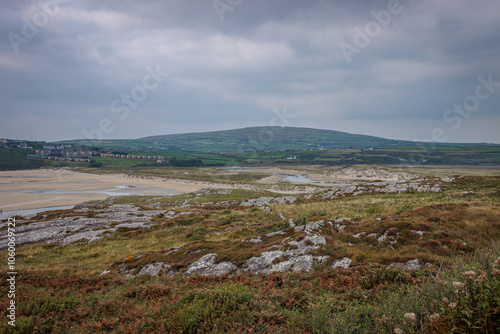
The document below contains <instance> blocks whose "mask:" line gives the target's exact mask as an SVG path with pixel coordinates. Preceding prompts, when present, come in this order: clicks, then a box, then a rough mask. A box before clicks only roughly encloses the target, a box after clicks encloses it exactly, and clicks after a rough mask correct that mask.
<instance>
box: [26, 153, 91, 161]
mask: <svg viewBox="0 0 500 334" xmlns="http://www.w3.org/2000/svg"><path fill="white" fill-rule="evenodd" d="M26 156H27V157H28V158H30V159H44V160H55V161H73V162H90V159H86V158H68V157H54V156H50V155H41V154H28V155H26Z"/></svg>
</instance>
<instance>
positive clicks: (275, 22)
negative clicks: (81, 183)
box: [0, 0, 500, 143]
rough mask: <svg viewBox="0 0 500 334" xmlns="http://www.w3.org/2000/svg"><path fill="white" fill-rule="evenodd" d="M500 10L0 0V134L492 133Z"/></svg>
mask: <svg viewBox="0 0 500 334" xmlns="http://www.w3.org/2000/svg"><path fill="white" fill-rule="evenodd" d="M43 4H45V5H43ZM499 15H500V1H496V0H477V1H471V0H439V1H436V0H413V1H411V0H401V1H395V0H390V1H386V0H381V1H378V0H377V1H375V0H373V1H367V0H365V1H355V0H338V1H329V0H301V1H298V0H296V1H293V0H272V1H270V0H262V1H261V0H217V1H212V0H189V1H187V0H184V1H182V0H150V1H148V0H145V1H132V0H119V1H118V0H112V1H106V0H42V1H38V0H37V1H26V0H16V1H11V0H0V32H1V35H2V37H1V39H0V85H1V86H0V113H1V123H0V137H6V138H15V139H29V140H47V141H54V140H64V139H77V138H89V139H90V138H101V137H102V138H139V137H144V136H150V135H161V134H172V133H185V132H199V131H212V130H224V129H231V128H240V127H248V126H267V125H279V126H297V127H312V128H320V129H330V130H339V131H345V132H350V133H357V134H368V135H375V136H380V137H384V138H393V139H407V140H429V141H431V140H435V141H449V142H492V143H500V131H499V125H500V33H499V32H500V16H499Z"/></svg>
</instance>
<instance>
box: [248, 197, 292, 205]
mask: <svg viewBox="0 0 500 334" xmlns="http://www.w3.org/2000/svg"><path fill="white" fill-rule="evenodd" d="M296 201H297V197H295V196H281V197H259V198H252V199H249V200H246V201H243V202H241V203H240V205H241V206H258V207H265V206H267V205H269V204H293V203H295V202H296Z"/></svg>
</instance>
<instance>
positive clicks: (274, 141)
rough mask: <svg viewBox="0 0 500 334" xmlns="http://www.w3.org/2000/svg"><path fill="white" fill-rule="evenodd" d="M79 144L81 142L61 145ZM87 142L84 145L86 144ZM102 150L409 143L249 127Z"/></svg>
mask: <svg viewBox="0 0 500 334" xmlns="http://www.w3.org/2000/svg"><path fill="white" fill-rule="evenodd" d="M64 142H65V143H74V144H78V143H80V144H82V143H85V142H86V141H85V140H77V141H64ZM87 142H88V141H87ZM95 144H96V145H97V146H100V147H106V148H116V149H118V148H138V149H145V148H154V149H160V150H164V149H168V150H184V151H211V152H238V151H245V152H247V151H265V150H273V151H277V150H301V149H311V148H312V149H321V148H324V149H335V148H350V147H355V148H367V147H380V146H399V145H408V144H412V142H408V141H402V140H391V139H384V138H379V137H374V136H366V135H359V134H350V133H346V132H341V131H333V130H320V129H310V128H298V127H279V126H274V127H272V126H267V127H249V128H242V129H234V130H224V131H212V132H200V133H184V134H172V135H162V136H151V137H145V138H140V139H122V140H106V141H102V142H96V143H95Z"/></svg>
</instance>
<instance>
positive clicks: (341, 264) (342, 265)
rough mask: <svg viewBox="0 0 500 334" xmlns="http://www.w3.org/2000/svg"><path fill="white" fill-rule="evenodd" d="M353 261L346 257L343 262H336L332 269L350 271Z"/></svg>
mask: <svg viewBox="0 0 500 334" xmlns="http://www.w3.org/2000/svg"><path fill="white" fill-rule="evenodd" d="M351 263H352V260H351V259H349V258H348V257H344V258H343V259H342V260H335V261H333V263H332V266H331V267H332V268H344V269H348V268H349V267H350V266H351Z"/></svg>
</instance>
